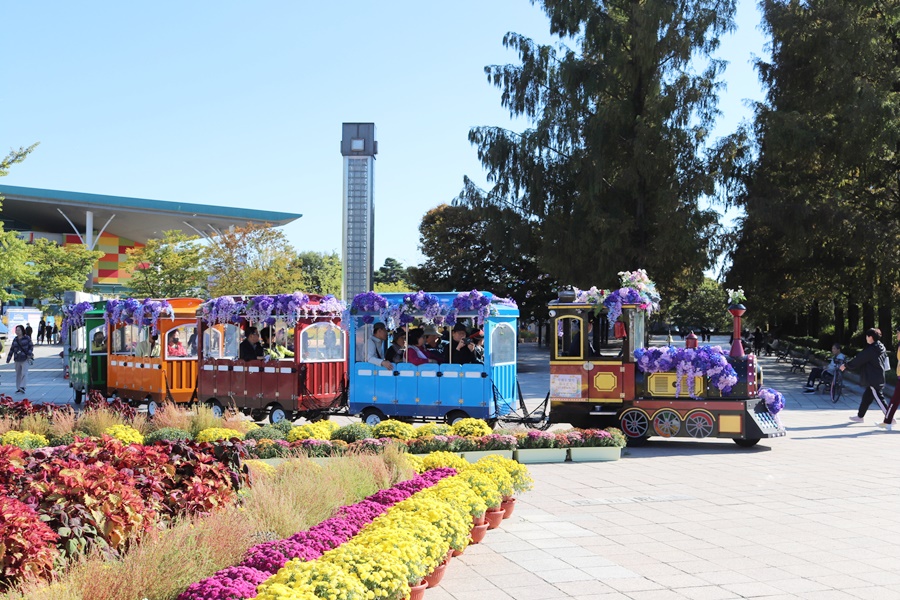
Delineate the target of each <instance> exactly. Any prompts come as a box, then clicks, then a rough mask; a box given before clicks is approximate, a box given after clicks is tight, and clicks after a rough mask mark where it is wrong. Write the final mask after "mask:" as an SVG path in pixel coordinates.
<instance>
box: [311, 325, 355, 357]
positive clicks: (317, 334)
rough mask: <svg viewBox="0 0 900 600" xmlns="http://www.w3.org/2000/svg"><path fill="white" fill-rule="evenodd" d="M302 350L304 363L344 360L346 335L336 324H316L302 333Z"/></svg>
mask: <svg viewBox="0 0 900 600" xmlns="http://www.w3.org/2000/svg"><path fill="white" fill-rule="evenodd" d="M300 348H301V350H302V352H301V354H300V359H301V360H302V361H303V362H329V361H340V360H344V335H343V332H342V331H341V328H340V327H338V326H337V325H335V324H334V323H315V324H313V325H310V326H309V327H307V328H306V329H304V330H303V331H301V332H300ZM363 352H365V346H364V347H363Z"/></svg>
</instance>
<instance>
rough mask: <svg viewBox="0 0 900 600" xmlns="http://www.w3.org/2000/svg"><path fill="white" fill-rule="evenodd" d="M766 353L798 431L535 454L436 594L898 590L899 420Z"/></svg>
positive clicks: (583, 597) (41, 394)
mask: <svg viewBox="0 0 900 600" xmlns="http://www.w3.org/2000/svg"><path fill="white" fill-rule="evenodd" d="M725 341H727V340H724V339H714V341H713V343H720V344H722V343H724V342H725ZM655 343H662V340H661V339H659V340H655ZM545 350H546V349H544V348H542V349H538V348H537V347H536V346H534V345H532V344H523V345H522V346H521V347H520V365H521V367H520V379H521V381H522V390H523V394H524V395H525V397H526V400H527V401H528V404H529V406H535V405H536V404H537V403H539V402H540V401H541V400H543V397H544V395H545V394H546V390H547V388H548V386H549V376H548V371H547V361H546V355H545V354H544V352H545ZM59 351H60V347H59V346H50V347H47V346H38V347H37V349H36V352H35V355H36V357H37V359H36V361H35V365H34V368H33V370H32V372H31V376H30V381H29V384H28V394H27V396H28V398H29V399H31V400H33V401H53V402H67V401H69V402H70V401H71V398H72V392H71V389H70V388H69V387H68V385H67V382H66V380H65V379H63V377H62V368H61V360H60V359H59V357H58V354H59ZM3 358H4V360H5V356H4V357H3ZM761 362H762V365H763V368H764V370H765V383H766V385H767V386H769V387H773V388H775V389H778V390H779V391H781V392H782V393H784V394H785V397H786V400H787V407H786V409H785V411H783V412H782V419H783V421H784V423H785V425H786V426H787V428H788V435H787V437H785V438H777V439H773V440H763V441H762V442H760V444H759V445H758V446H756V447H755V448H752V449H742V448H739V447H738V446H737V445H735V444H734V443H732V442H730V441H724V440H721V441H720V440H707V441H685V440H662V439H654V438H651V440H650V442H648V444H647V445H646V446H644V447H640V448H629V449H627V450H626V455H625V456H624V457H623V458H622V460H620V461H617V462H609V463H567V464H561V465H532V466H531V467H530V469H531V473H532V475H533V477H534V479H535V488H534V490H533V491H531V492H528V493H526V494H523V495H522V496H521V497H520V498H519V501H518V503H517V507H516V509H515V513H514V514H513V516H512V517H511V518H510V519H508V520H506V521H504V522H503V525H502V527H501V528H500V529H499V530H495V531H491V532H489V533H488V536H487V538H486V539H485V541H484V542H482V543H481V544H478V545H476V546H472V547H470V548H469V549H467V550H466V552H465V554H463V555H462V556H460V557H459V558H456V559H454V560H453V562H452V563H451V565H450V568H449V569H448V570H447V575H446V577H445V578H444V581H443V582H442V583H441V585H440V587H438V588H435V589H431V590H428V592H427V597H428V600H474V599H476V598H477V599H479V600H509V599H515V600H553V599H558V598H572V599H577V600H595V599H596V600H600V599H607V598H608V599H632V600H655V599H660V600H662V599H668V598H688V599H695V600H718V599H730V598H768V599H782V598H804V599H810V600H819V599H821V600H831V599H848V600H850V599H855V598H862V599H872V600H876V599H890V598H898V599H900V524H898V522H897V520H896V517H895V515H894V514H893V513H894V512H895V511H896V509H897V503H898V497H900V465H898V462H897V459H896V457H897V454H898V452H897V447H898V445H900V431H898V432H883V431H879V430H877V429H876V428H875V427H874V423H875V421H876V420H880V419H879V418H878V417H879V416H880V413H879V412H878V409H877V408H874V410H870V412H869V415H868V416H867V418H866V423H864V424H853V423H850V422H849V421H848V420H847V418H848V417H849V416H850V415H852V414H855V408H856V404H857V403H858V400H859V397H860V393H861V390H859V388H857V387H855V386H849V388H848V390H847V391H846V392H845V398H844V399H843V400H842V401H841V402H840V403H839V404H838V405H836V406H835V405H832V404H831V402H830V400H829V399H828V398H827V396H825V395H816V394H802V393H801V388H802V386H803V384H804V383H805V382H806V375H805V374H802V373H801V374H797V375H794V374H791V373H789V372H788V369H787V366H785V365H783V363H782V364H776V363H775V362H774V359H773V358H765V357H764V358H762V359H761ZM11 367H12V365H11V364H10V365H6V364H3V363H0V374H2V378H0V392H2V393H6V394H11V393H12V392H14V391H15V381H14V375H13V372H12V368H11ZM343 419H344V418H342V419H341V420H343ZM898 430H900V427H898Z"/></svg>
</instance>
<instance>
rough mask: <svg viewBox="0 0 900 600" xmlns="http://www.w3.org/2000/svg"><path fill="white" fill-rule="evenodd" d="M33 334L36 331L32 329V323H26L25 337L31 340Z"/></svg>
mask: <svg viewBox="0 0 900 600" xmlns="http://www.w3.org/2000/svg"><path fill="white" fill-rule="evenodd" d="M32 333H34V329H32V328H31V323H25V337H27V338H28V339H31V334H32Z"/></svg>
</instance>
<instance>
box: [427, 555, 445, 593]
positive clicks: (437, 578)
mask: <svg viewBox="0 0 900 600" xmlns="http://www.w3.org/2000/svg"><path fill="white" fill-rule="evenodd" d="M446 572H447V562H446V561H444V562H442V563H441V564H439V565H438V566H437V567H435V569H434V571H432V572H431V573H430V574H429V575H426V576H425V583H427V584H428V587H430V588H433V587H437V585H438V584H439V583H440V582H441V579H443V578H444V573H446Z"/></svg>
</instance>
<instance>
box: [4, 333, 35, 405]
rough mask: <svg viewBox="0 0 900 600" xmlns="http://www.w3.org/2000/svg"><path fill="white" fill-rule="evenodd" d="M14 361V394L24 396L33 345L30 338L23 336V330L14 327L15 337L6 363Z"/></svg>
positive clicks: (31, 361) (32, 360)
mask: <svg viewBox="0 0 900 600" xmlns="http://www.w3.org/2000/svg"><path fill="white" fill-rule="evenodd" d="M10 360H15V364H16V393H17V394H24V393H25V385H26V384H27V383H28V367H29V366H31V363H33V362H34V344H33V343H32V341H31V338H30V337H28V336H27V335H25V328H24V327H22V326H21V325H16V337H15V338H13V341H12V344H10V346H9V354H7V355H6V362H7V363H8V362H9V361H10Z"/></svg>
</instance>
